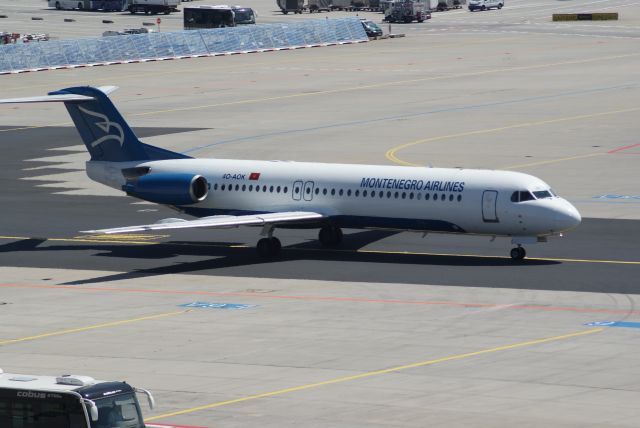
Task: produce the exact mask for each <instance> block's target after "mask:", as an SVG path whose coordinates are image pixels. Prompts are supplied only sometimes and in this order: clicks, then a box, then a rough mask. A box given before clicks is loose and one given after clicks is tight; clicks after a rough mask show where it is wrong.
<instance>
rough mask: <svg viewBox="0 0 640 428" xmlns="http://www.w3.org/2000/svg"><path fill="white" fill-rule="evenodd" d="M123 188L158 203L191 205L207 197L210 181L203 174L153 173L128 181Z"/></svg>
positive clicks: (136, 195) (132, 194) (131, 193)
mask: <svg viewBox="0 0 640 428" xmlns="http://www.w3.org/2000/svg"><path fill="white" fill-rule="evenodd" d="M122 190H124V191H125V192H127V195H131V196H135V197H136V198H140V199H144V200H146V201H150V202H155V203H157V204H164V205H190V204H195V203H197V202H201V201H203V200H204V199H205V198H206V197H207V195H208V193H209V183H208V182H207V179H206V178H204V177H203V176H201V175H193V174H167V173H158V174H153V173H151V174H147V175H143V176H141V177H138V178H136V179H133V180H130V181H128V182H127V183H126V184H125V185H124V186H122Z"/></svg>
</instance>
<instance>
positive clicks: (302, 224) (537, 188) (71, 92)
mask: <svg viewBox="0 0 640 428" xmlns="http://www.w3.org/2000/svg"><path fill="white" fill-rule="evenodd" d="M115 89H116V87H114V86H106V87H101V88H94V87H71V88H66V89H62V90H59V91H55V92H50V93H49V94H48V95H46V96H38V97H28V98H15V99H8V100H0V104H4V103H30V102H63V103H64V104H65V107H66V108H67V110H68V112H69V114H70V116H71V118H72V119H73V122H74V124H75V126H76V128H77V129H78V132H79V133H80V136H81V138H82V140H83V141H84V144H85V146H86V147H87V150H88V151H89V154H90V155H91V159H90V160H89V161H88V162H87V163H86V171H87V175H88V176H89V178H91V179H92V180H94V181H97V182H99V183H102V184H105V185H107V186H110V187H113V188H115V189H119V190H122V191H124V192H125V193H126V194H128V195H130V196H134V197H136V198H139V199H143V200H146V201H150V202H154V203H158V204H164V205H168V206H170V207H172V208H175V209H176V210H178V211H179V212H182V213H184V214H188V215H192V216H195V217H198V218H197V219H195V220H186V219H183V218H169V219H164V220H160V221H159V222H158V223H154V224H144V225H139V226H127V227H115V228H108V229H100V230H89V231H85V233H103V234H112V233H128V232H140V231H156V230H171V229H184V228H210V229H215V228H229V227H238V226H258V227H261V228H262V232H261V234H262V235H263V236H264V238H262V239H260V240H259V241H258V244H257V249H258V252H259V253H260V254H261V255H263V256H274V255H276V254H277V253H278V252H279V251H280V248H281V244H280V240H278V238H276V237H274V236H273V233H274V230H275V229H277V228H301V229H309V228H318V229H320V232H319V235H318V238H319V240H320V243H321V244H322V245H323V246H326V247H334V246H337V245H339V244H340V242H341V240H342V229H343V228H355V229H387V230H401V231H403V230H409V231H420V232H423V233H428V232H438V233H456V234H478V235H487V236H489V237H492V238H495V237H497V236H505V237H511V241H512V243H513V244H514V245H517V247H515V248H513V249H512V250H511V253H510V255H511V257H512V258H513V259H516V260H519V259H522V258H524V257H525V250H524V248H523V247H522V244H529V243H536V242H546V240H547V237H549V236H554V235H560V234H561V233H562V232H564V231H566V230H569V229H572V228H574V227H576V226H578V225H579V224H580V222H581V217H580V214H579V213H578V211H577V210H576V209H575V208H574V206H573V205H571V204H570V203H569V202H568V201H566V200H565V199H563V198H561V197H559V196H557V195H556V194H555V193H554V192H553V191H552V190H551V188H550V187H549V185H548V184H546V183H545V182H544V181H542V180H540V179H539V178H536V177H533V176H531V175H527V174H522V173H518V172H512V171H493V170H475V169H462V168H416V167H402V166H382V165H346V164H326V163H310V162H280V161H254V160H231V159H194V158H191V157H189V156H187V155H184V154H182V153H176V152H171V151H168V150H165V149H162V148H159V147H155V146H151V145H149V144H145V143H142V142H141V141H140V140H138V138H137V137H136V136H135V134H134V133H133V131H132V130H131V128H130V127H129V125H128V124H127V122H126V121H125V120H124V119H123V118H122V116H121V115H120V113H119V112H118V111H117V110H116V108H115V106H114V105H113V103H112V102H111V100H110V99H109V97H108V94H109V93H111V92H112V91H114V90H115Z"/></svg>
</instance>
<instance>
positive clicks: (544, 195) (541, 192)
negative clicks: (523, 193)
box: [533, 190, 553, 199]
mask: <svg viewBox="0 0 640 428" xmlns="http://www.w3.org/2000/svg"><path fill="white" fill-rule="evenodd" d="M533 194H534V196H535V197H536V199H546V198H553V195H552V194H551V192H550V191H548V190H539V191H537V192H533Z"/></svg>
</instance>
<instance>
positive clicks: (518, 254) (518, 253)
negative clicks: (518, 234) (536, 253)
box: [509, 247, 527, 260]
mask: <svg viewBox="0 0 640 428" xmlns="http://www.w3.org/2000/svg"><path fill="white" fill-rule="evenodd" d="M509 255H510V256H511V258H512V259H513V260H522V259H524V258H525V257H526V255H527V252H526V251H525V249H524V248H522V247H515V248H512V249H511V252H510V253H509Z"/></svg>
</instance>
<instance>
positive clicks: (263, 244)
mask: <svg viewBox="0 0 640 428" xmlns="http://www.w3.org/2000/svg"><path fill="white" fill-rule="evenodd" d="M256 248H257V249H258V254H260V255H261V256H262V257H274V256H276V255H277V254H278V253H279V252H280V249H282V244H281V243H280V240H279V239H278V238H276V237H271V238H262V239H260V240H259V241H258V245H257V246H256Z"/></svg>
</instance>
